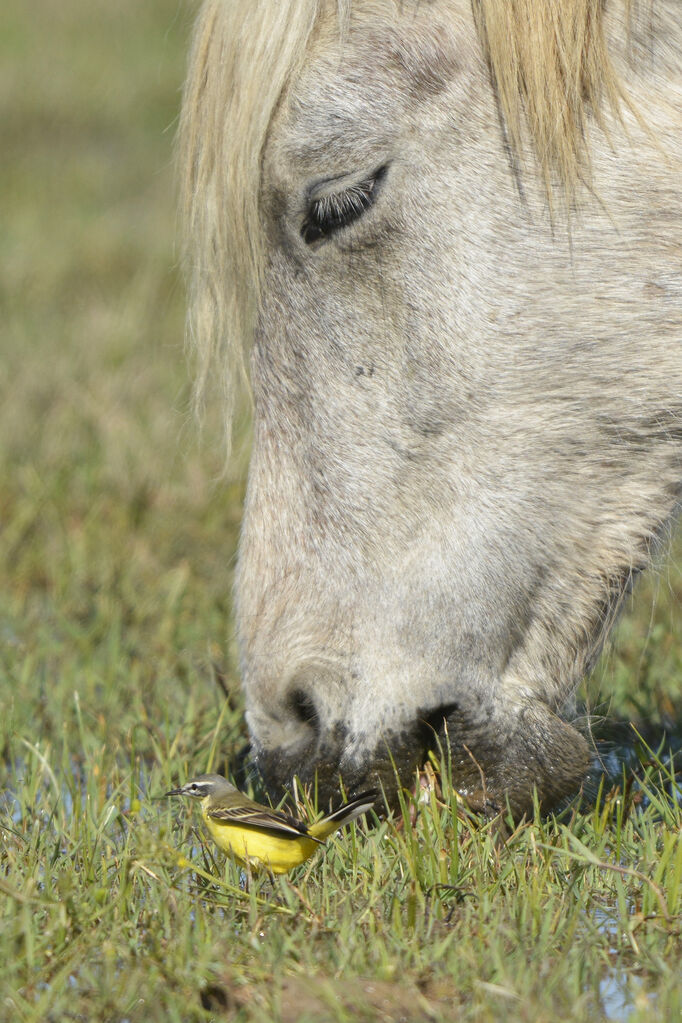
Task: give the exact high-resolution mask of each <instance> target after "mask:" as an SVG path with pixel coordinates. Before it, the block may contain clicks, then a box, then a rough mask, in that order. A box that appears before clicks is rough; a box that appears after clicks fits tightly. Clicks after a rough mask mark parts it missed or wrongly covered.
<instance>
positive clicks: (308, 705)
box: [288, 689, 320, 732]
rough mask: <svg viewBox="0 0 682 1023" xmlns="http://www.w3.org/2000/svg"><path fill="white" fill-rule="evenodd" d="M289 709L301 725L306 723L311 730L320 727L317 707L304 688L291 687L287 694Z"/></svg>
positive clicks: (316, 729)
mask: <svg viewBox="0 0 682 1023" xmlns="http://www.w3.org/2000/svg"><path fill="white" fill-rule="evenodd" d="M288 706H289V710H290V711H291V713H292V715H293V716H294V717H295V718H296V720H297V721H299V722H300V723H301V724H303V725H307V726H308V727H309V728H310V729H311V730H312V731H313V732H318V731H319V728H320V716H319V714H318V712H317V707H316V706H315V703H314V701H313V699H312V697H311V696H309V694H308V693H306V692H305V690H304V689H293V690H292V691H291V693H290V694H289V701H288Z"/></svg>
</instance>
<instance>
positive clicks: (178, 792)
mask: <svg viewBox="0 0 682 1023" xmlns="http://www.w3.org/2000/svg"><path fill="white" fill-rule="evenodd" d="M181 795H182V789H171V790H170V792H164V796H181Z"/></svg>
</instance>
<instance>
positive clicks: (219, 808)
mask: <svg viewBox="0 0 682 1023" xmlns="http://www.w3.org/2000/svg"><path fill="white" fill-rule="evenodd" d="M166 795H167V796H192V797H193V798H195V799H200V800H201V815H202V817H203V819H204V823H205V824H206V827H207V828H208V830H209V831H210V833H211V836H212V838H213V841H214V842H215V843H216V845H218V846H219V847H220V848H221V849H223V850H224V851H225V852H227V853H231V854H232V855H233V856H234V857H235V859H237V860H238V861H239V862H240V863H241V864H243V865H244V866H246V865H247V864H255V865H256V866H263V867H266V868H267V869H268V870H270V871H271V872H272V873H273V874H284V873H286V871H287V870H292V869H293V868H294V867H297V866H298V865H299V864H300V863H303V862H304V861H305V860H307V859H308V857H309V856H312V854H313V853H314V852H315V850H316V849H317V848H318V846H320V845H322V844H323V843H324V840H325V838H328V837H329V835H331V833H332V832H333V831H336V829H337V828H340V827H341V826H342V825H343V824H348V823H349V822H350V821H352V820H355V818H356V817H359V816H360V814H361V813H365V812H366V811H367V810H369V809H370V807H371V806H372V805H373V803H374V800H375V798H376V792H363V793H362V795H360V796H356V798H355V799H351V800H350V801H349V802H348V803H344V805H343V806H340V807H339V809H338V810H335V811H334V813H330V814H329V815H328V816H327V817H323V818H322V819H321V820H319V821H315V822H314V823H312V824H308V823H307V822H306V821H301V820H298V819H297V818H296V817H290V816H289V814H287V813H282V812H281V811H280V810H271V809H270V807H268V806H263V805H262V803H256V802H255V801H254V800H253V799H249V798H248V797H247V796H245V795H244V794H243V793H242V792H240V791H239V789H237V788H235V786H234V785H232V784H231V783H230V782H229V781H228V780H227V778H223V776H222V775H221V774H200V775H197V777H196V778H192V779H191V780H190V781H188V782H186V783H185V784H184V785H181V786H180V788H179V789H171V791H170V792H166Z"/></svg>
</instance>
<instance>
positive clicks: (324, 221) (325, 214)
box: [301, 166, 388, 245]
mask: <svg viewBox="0 0 682 1023" xmlns="http://www.w3.org/2000/svg"><path fill="white" fill-rule="evenodd" d="M387 169H388V168H387V167H386V166H384V167H380V168H379V169H378V170H377V171H375V172H374V174H372V175H371V176H370V177H368V178H364V179H363V180H362V181H358V182H356V183H355V184H353V185H350V186H349V187H348V188H344V189H343V190H342V191H340V192H328V193H325V194H323V195H319V196H317V197H316V198H314V199H312V200H311V201H310V203H309V206H308V215H307V217H306V219H305V220H304V221H303V225H302V227H301V237H302V238H303V241H304V242H305V243H306V245H311V244H312V243H313V242H317V241H320V240H322V239H324V238H329V237H330V236H331V235H332V234H334V232H335V231H339V230H340V229H341V228H344V227H347V226H348V225H349V224H352V223H353V222H354V221H355V220H359V219H360V217H361V216H362V215H363V213H365V212H366V210H368V209H369V208H370V206H373V205H374V202H375V201H376V197H377V194H378V191H379V185H380V183H381V181H382V180H383V179H384V177H385V176H386V171H387Z"/></svg>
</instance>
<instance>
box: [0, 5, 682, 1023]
mask: <svg viewBox="0 0 682 1023" xmlns="http://www.w3.org/2000/svg"><path fill="white" fill-rule="evenodd" d="M190 13H191V12H190V10H189V9H188V8H187V7H185V6H183V5H180V4H177V5H176V4H170V3H167V2H166V3H164V2H162V0H148V2H147V3H145V4H133V3H132V2H131V0H121V2H120V3H118V4H105V3H102V2H101V0H90V2H88V3H87V4H86V3H85V2H84V0H63V2H62V3H61V4H59V5H57V4H54V5H47V4H45V5H40V10H39V12H38V13H36V11H35V10H34V9H33V8H32V7H31V5H26V4H25V3H19V0H6V3H5V4H4V7H3V15H2V18H3V32H2V33H0V51H1V53H0V56H1V58H2V59H0V131H1V133H2V142H3V157H4V158H3V160H2V161H0V187H1V189H2V195H3V204H2V218H3V230H2V232H1V234H0V302H1V307H2V321H1V322H2V328H1V329H2V360H1V361H0V390H1V392H2V393H1V396H0V436H2V438H3V444H2V446H0V528H1V532H0V577H1V578H2V585H1V586H0V697H1V699H2V707H3V717H2V722H1V723H0V748H1V749H2V759H1V760H0V788H1V789H2V794H1V795H0V920H1V923H0V961H1V962H2V963H3V970H2V975H1V979H0V1020H2V1019H12V1020H20V1021H32V1020H35V1021H43V1020H55V1021H61V1020H69V1019H73V1020H77V1019H88V1020H107V1021H108V1020H120V1021H124V1020H129V1021H137V1020H140V1021H142V1020H145V1021H155V1020H159V1021H161V1020H163V1021H166V1020H182V1021H183V1023H186V1021H193V1020H209V1019H216V1018H224V1017H226V1016H227V1017H230V1018H235V1019H243V1020H249V1021H250V1020H255V1021H258V1020H272V1019H281V1020H284V1021H289V1020H290V1021H294V1020H306V1019H308V1020H316V1021H320V1020H335V1021H336V1020H339V1021H342V1020H347V1019H359V1020H368V1021H383V1020H388V1019H406V1020H425V1019H426V1020H430V1019H433V1020H441V1019H442V1020H449V1019H452V1018H453V1017H455V1016H456V1017H457V1018H461V1019H463V1020H468V1019H471V1020H474V1019H475V1020H477V1021H478V1020H483V1021H485V1020H488V1019H490V1020H497V1019H498V1018H499V1017H500V1016H501V1015H503V1014H505V1013H513V1015H514V1017H515V1018H518V1019H521V1020H533V1021H535V1020H547V1021H550V1020H555V1019H557V1018H560V1019H565V1020H573V1019H576V1020H577V1019H602V1018H604V1017H605V1016H606V1017H608V1018H612V1019H625V1018H628V1019H631V1020H633V1021H637V1020H640V1019H641V1020H647V1021H648V1020H650V1019H651V1018H660V1019H674V1018H678V1017H679V1015H680V1013H681V1012H682V980H681V979H680V977H679V961H680V954H681V952H682V947H681V946H682V941H681V938H680V928H681V922H682V837H681V825H682V820H681V809H680V799H679V789H677V790H675V785H674V780H673V779H672V778H671V777H670V774H669V771H668V774H666V771H667V770H668V769H666V767H665V758H663V759H662V760H661V759H657V758H656V757H654V756H652V754H651V753H650V752H649V751H647V749H646V748H645V747H644V746H643V745H641V744H640V745H639V746H632V747H631V748H632V749H633V750H634V751H635V752H636V753H637V752H638V753H639V757H640V760H641V763H640V765H639V768H638V777H639V779H640V780H639V781H638V782H637V783H633V781H632V777H631V776H630V775H628V776H626V777H625V778H624V780H623V783H622V784H614V785H611V783H609V785H605V786H603V788H602V791H601V793H600V795H599V796H598V798H597V799H596V803H595V804H594V805H591V806H587V805H586V806H584V807H583V808H582V809H578V808H572V809H570V810H569V811H567V812H566V813H565V815H564V816H563V817H562V818H558V819H557V818H551V819H548V820H541V819H537V820H535V821H533V822H530V823H528V824H524V825H523V826H520V827H519V828H518V829H516V830H514V831H513V832H512V833H511V836H510V837H508V838H507V840H506V841H504V840H503V838H502V836H501V835H500V834H499V833H498V832H496V831H495V830H494V829H493V828H492V827H491V826H490V825H482V824H481V822H480V821H476V820H474V819H472V818H471V817H470V816H469V815H468V814H467V813H466V811H465V810H464V809H462V808H461V807H459V806H458V804H457V802H456V801H455V800H454V799H453V798H451V795H450V793H449V792H448V789H447V771H446V772H445V782H444V788H445V791H444V798H443V800H442V802H436V801H435V800H434V802H433V803H432V804H431V805H425V806H422V807H421V809H420V811H419V813H418V815H417V820H416V824H415V825H414V826H413V825H412V824H411V821H410V812H409V811H410V807H409V806H406V808H405V819H401V818H397V819H391V820H388V821H383V822H382V823H381V824H377V826H376V827H374V828H372V829H371V830H370V831H368V832H367V831H365V829H364V827H363V826H362V825H361V826H359V827H357V828H356V827H355V826H353V827H351V828H350V829H348V831H346V832H344V834H343V835H342V836H341V837H340V838H338V839H333V840H332V841H331V842H330V843H329V847H328V849H327V852H326V854H325V855H322V854H318V855H316V856H315V857H314V858H313V859H312V860H311V861H310V862H309V863H308V864H306V865H305V866H303V867H301V868H300V869H299V870H298V871H296V872H294V873H293V874H292V875H290V876H289V877H284V878H280V879H278V880H277V881H276V882H275V884H274V886H273V885H271V883H270V881H269V880H268V879H267V878H256V879H254V881H253V883H252V885H251V887H250V889H249V890H248V891H245V890H243V889H242V888H241V887H240V876H239V873H238V871H237V870H236V868H235V867H234V866H233V865H232V864H231V863H229V862H227V863H226V862H225V861H224V860H223V859H222V857H220V856H219V855H218V854H217V853H215V855H214V851H213V850H212V848H211V847H210V846H205V845H204V844H203V843H202V841H201V836H200V833H199V831H198V829H197V826H196V821H193V818H192V815H191V812H190V810H189V808H186V807H185V806H184V805H182V804H181V805H177V804H173V805H170V804H169V802H168V801H156V800H154V799H153V798H152V797H153V796H154V795H155V794H158V793H161V792H163V791H165V790H166V789H167V788H168V787H169V786H170V785H171V783H175V782H177V781H179V780H182V779H184V778H185V777H187V775H188V774H189V773H190V772H196V771H199V770H203V769H206V768H208V767H210V766H218V767H221V768H224V769H226V770H235V769H236V768H237V767H238V765H239V762H240V758H241V756H242V753H243V751H244V748H245V744H246V736H245V732H244V725H243V718H242V708H241V698H240V694H239V687H238V681H237V673H236V668H235V654H234V643H233V636H232V625H231V600H230V592H231V584H232V570H233V563H234V551H235V546H236V537H237V529H238V523H239V516H240V508H241V500H242V491H243V468H240V467H237V468H235V470H234V472H233V475H232V476H231V477H229V478H228V479H227V480H225V481H221V482H217V480H218V475H219V472H220V469H221V458H222V453H221V447H220V440H219V426H218V425H217V423H213V422H212V421H209V422H208V423H207V425H206V428H205V433H204V441H203V445H200V444H199V443H198V438H197V433H196V429H195V427H194V425H193V424H192V423H191V421H190V418H189V416H188V412H187V406H188V373H187V367H186V364H185V360H184V355H183V347H182V332H183V327H182V320H183V306H184V300H183V295H182V288H181V286H180V284H179V281H178V275H177V271H176V267H175V265H174V258H175V257H174V251H175V213H174V201H173V175H172V138H173V133H174V129H175V123H176V117H177V108H178V100H179V87H180V83H181V81H182V74H183V62H184V52H185V47H186V39H187V30H188V22H189V17H190ZM218 418H219V417H216V419H218ZM678 550H679V547H678ZM662 579H663V581H662V583H660V584H656V583H655V582H654V580H653V579H651V580H647V581H645V582H644V585H643V586H642V587H640V589H639V590H638V591H637V597H636V599H635V600H634V602H633V604H632V606H631V607H630V608H629V609H628V611H627V614H626V616H625V618H624V619H623V622H622V624H621V626H620V629H619V633H618V638H617V640H616V643H615V646H614V648H613V650H612V651H611V652H610V653H609V654H608V655H607V657H606V658H605V659H604V661H603V662H602V664H601V666H600V668H599V671H598V673H597V674H596V675H595V678H594V679H593V680H592V681H591V683H590V686H589V689H588V690H586V692H585V694H584V696H585V698H586V699H587V700H588V702H589V705H590V707H591V708H592V709H593V711H594V712H595V714H596V715H597V716H599V715H604V716H608V717H609V718H611V719H613V718H615V719H617V720H628V719H631V718H634V719H637V720H638V721H641V722H645V723H647V727H648V730H647V737H649V738H651V737H652V736H654V737H655V736H660V735H662V733H663V729H664V728H668V729H670V730H672V731H673V732H674V731H675V730H677V734H679V731H680V722H681V721H682V713H681V712H680V692H681V688H682V687H680V678H681V677H682V657H681V653H680V647H679V642H676V641H677V639H678V636H679V626H680V594H681V593H682V580H681V578H680V573H679V570H678V569H677V568H676V567H675V563H674V561H673V563H672V564H671V565H670V566H669V567H667V568H666V570H665V574H664V575H663V577H662ZM657 585H658V587H659V590H660V592H659V594H658V599H657V600H656V602H655V604H654V601H653V594H654V589H655V588H656V586H657ZM652 608H653V611H652ZM675 791H677V793H678V795H677V798H675Z"/></svg>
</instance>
